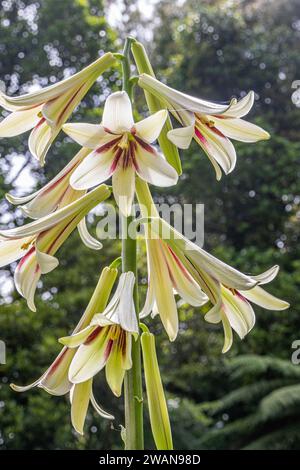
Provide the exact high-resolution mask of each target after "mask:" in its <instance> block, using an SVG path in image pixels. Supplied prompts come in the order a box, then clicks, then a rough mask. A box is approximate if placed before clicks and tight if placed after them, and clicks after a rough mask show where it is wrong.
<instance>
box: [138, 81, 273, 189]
mask: <svg viewBox="0 0 300 470" xmlns="http://www.w3.org/2000/svg"><path fill="white" fill-rule="evenodd" d="M139 85H140V86H141V87H142V88H144V89H145V90H146V91H148V92H150V93H152V94H153V95H154V96H156V97H157V98H158V99H159V100H160V101H161V103H162V105H163V106H165V107H166V109H168V110H169V111H170V112H171V113H172V114H173V115H174V117H175V118H176V119H177V120H178V121H179V122H180V124H181V125H182V126H183V127H181V128H178V129H173V130H171V131H169V132H168V138H169V139H170V140H171V142H173V143H174V144H175V145H177V147H179V148H182V149H186V148H188V147H189V145H190V143H191V140H192V139H193V138H194V139H195V140H196V142H197V143H198V144H199V145H200V147H202V149H203V150H204V152H205V153H206V155H207V156H208V158H209V160H210V161H211V163H212V165H213V167H214V169H215V171H216V177H217V179H218V180H219V179H221V176H222V172H221V169H222V170H223V171H224V173H225V174H228V173H230V172H231V171H232V170H233V169H234V167H235V164H236V152H235V148H234V146H233V145H232V143H231V141H230V139H234V140H239V141H241V142H249V143H250V142H257V141H259V140H266V139H269V137H270V135H269V134H268V132H266V131H264V130H263V129H262V128H260V127H259V126H257V125H255V124H252V123H250V122H247V121H245V120H243V119H241V118H242V117H244V116H245V115H246V114H248V112H249V111H250V109H251V108H252V106H253V103H254V92H253V91H250V92H249V93H248V94H247V95H246V96H245V97H244V98H242V99H241V100H240V101H237V100H236V99H233V100H232V101H231V102H230V104H227V105H225V104H217V103H213V102H210V101H205V100H202V99H200V98H195V97H193V96H189V95H186V94H184V93H181V92H180V91H177V90H174V89H172V88H170V87H168V86H167V85H165V84H163V83H161V82H159V81H158V80H157V79H155V78H154V77H151V76H150V75H147V74H142V75H140V78H139Z"/></svg>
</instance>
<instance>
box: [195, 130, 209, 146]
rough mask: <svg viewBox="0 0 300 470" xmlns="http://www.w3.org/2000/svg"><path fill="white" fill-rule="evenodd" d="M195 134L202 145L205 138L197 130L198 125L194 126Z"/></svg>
mask: <svg viewBox="0 0 300 470" xmlns="http://www.w3.org/2000/svg"><path fill="white" fill-rule="evenodd" d="M195 134H196V136H197V137H198V139H199V140H200V141H201V142H202V143H203V144H204V145H206V144H207V140H206V138H205V137H204V135H202V134H201V132H200V131H199V129H198V127H196V126H195Z"/></svg>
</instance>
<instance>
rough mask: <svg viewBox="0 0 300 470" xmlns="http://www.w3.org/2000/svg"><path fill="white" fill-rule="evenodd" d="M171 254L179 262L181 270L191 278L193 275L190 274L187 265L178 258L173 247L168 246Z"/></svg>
mask: <svg viewBox="0 0 300 470" xmlns="http://www.w3.org/2000/svg"><path fill="white" fill-rule="evenodd" d="M167 248H168V250H169V252H170V254H171V256H172V257H173V259H174V261H175V263H176V264H177V266H178V267H179V269H180V271H181V272H182V274H183V275H184V276H185V277H186V278H187V279H188V280H190V278H191V276H190V274H189V273H188V271H187V269H186V268H185V266H184V265H183V264H182V262H181V261H180V259H179V258H178V256H177V255H176V253H174V251H173V250H172V248H170V247H169V246H167Z"/></svg>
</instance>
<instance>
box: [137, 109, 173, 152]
mask: <svg viewBox="0 0 300 470" xmlns="http://www.w3.org/2000/svg"><path fill="white" fill-rule="evenodd" d="M167 117H168V111H167V110H166V109H162V110H160V111H157V113H155V114H152V115H151V116H149V117H147V118H146V119H143V120H142V121H139V122H136V123H135V125H134V127H135V129H136V131H137V133H138V135H139V136H140V137H141V138H142V139H143V140H145V141H146V142H148V143H150V144H151V143H152V142H154V141H155V140H156V139H157V138H158V136H159V134H160V133H161V130H162V128H163V126H164V124H165V122H166V119H167Z"/></svg>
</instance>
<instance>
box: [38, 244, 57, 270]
mask: <svg viewBox="0 0 300 470" xmlns="http://www.w3.org/2000/svg"><path fill="white" fill-rule="evenodd" d="M35 255H36V260H37V263H38V265H39V267H40V269H41V273H42V274H47V273H50V272H51V271H53V269H55V268H56V267H57V266H58V265H59V261H58V259H57V258H55V256H51V255H48V254H47V253H43V252H42V251H40V250H38V249H37V248H36V250H35Z"/></svg>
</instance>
